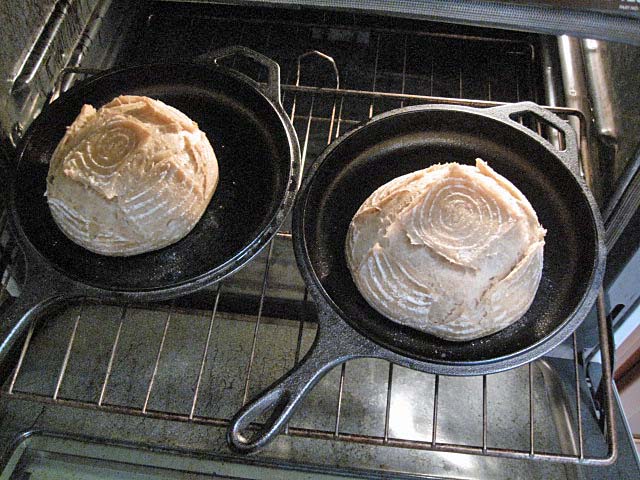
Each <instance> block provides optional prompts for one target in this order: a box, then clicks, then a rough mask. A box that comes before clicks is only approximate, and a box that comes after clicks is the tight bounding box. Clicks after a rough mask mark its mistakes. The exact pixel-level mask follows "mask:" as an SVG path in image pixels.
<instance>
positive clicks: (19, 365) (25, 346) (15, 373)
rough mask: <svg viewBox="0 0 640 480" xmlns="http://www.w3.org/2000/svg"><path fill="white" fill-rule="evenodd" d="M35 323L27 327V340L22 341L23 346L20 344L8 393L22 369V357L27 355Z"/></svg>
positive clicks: (11, 391)
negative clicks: (20, 348)
mask: <svg viewBox="0 0 640 480" xmlns="http://www.w3.org/2000/svg"><path fill="white" fill-rule="evenodd" d="M35 327H36V325H35V323H31V326H30V327H29V332H27V338H25V340H24V344H22V350H20V357H19V358H18V363H17V365H16V368H15V369H14V371H13V375H12V376H11V383H9V389H8V393H9V394H12V393H13V387H14V385H15V384H16V379H17V378H18V373H20V369H21V368H22V362H24V357H25V355H26V354H27V350H28V349H29V344H30V343H31V337H32V336H33V330H34V329H35Z"/></svg>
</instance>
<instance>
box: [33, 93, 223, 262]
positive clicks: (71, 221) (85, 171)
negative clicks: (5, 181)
mask: <svg viewBox="0 0 640 480" xmlns="http://www.w3.org/2000/svg"><path fill="white" fill-rule="evenodd" d="M217 183H218V162H217V160H216V156H215V154H214V153H213V148H212V147H211V144H210V143H209V140H208V139H207V137H206V135H205V134H204V132H202V131H201V130H200V129H199V128H198V125H197V124H196V123H195V122H193V121H192V120H191V119H189V117H187V116H186V115H185V114H183V113H182V112H180V111H179V110H177V109H175V108H173V107H170V106H169V105H166V104H164V103H162V102H161V101H159V100H153V99H151V98H148V97H139V96H120V97H118V98H116V99H114V100H112V101H111V102H110V103H108V104H106V105H104V106H103V107H102V108H100V109H99V110H97V111H96V109H95V108H93V107H92V106H91V105H84V106H83V107H82V110H81V112H80V114H79V115H78V117H77V118H76V119H75V121H74V122H73V124H72V125H71V126H70V127H68V129H67V132H66V134H65V136H64V138H63V139H62V140H61V142H60V143H59V144H58V146H57V148H56V150H55V152H54V153H53V156H52V158H51V163H50V165H49V174H48V176H47V193H46V195H47V200H48V203H49V207H50V209H51V213H52V215H53V218H54V220H55V222H56V224H57V225H58V227H60V229H61V230H62V231H63V232H64V234H65V235H66V236H67V237H69V238H70V239H71V240H73V241H74V242H76V243H77V244H79V245H81V246H83V247H84V248H86V249H88V250H91V251H92V252H95V253H99V254H102V255H110V256H128V255H136V254H140V253H144V252H149V251H151V250H157V249H159V248H162V247H165V246H167V245H170V244H172V243H174V242H176V241H178V240H180V239H181V238H183V237H184V236H185V235H187V234H188V233H189V232H190V231H191V229H192V228H193V227H194V226H195V224H196V223H197V222H198V220H199V219H200V217H201V216H202V214H203V213H204V211H205V209H206V208H207V205H208V204H209V201H210V200H211V197H212V195H213V192H214V190H215V188H216V185H217Z"/></svg>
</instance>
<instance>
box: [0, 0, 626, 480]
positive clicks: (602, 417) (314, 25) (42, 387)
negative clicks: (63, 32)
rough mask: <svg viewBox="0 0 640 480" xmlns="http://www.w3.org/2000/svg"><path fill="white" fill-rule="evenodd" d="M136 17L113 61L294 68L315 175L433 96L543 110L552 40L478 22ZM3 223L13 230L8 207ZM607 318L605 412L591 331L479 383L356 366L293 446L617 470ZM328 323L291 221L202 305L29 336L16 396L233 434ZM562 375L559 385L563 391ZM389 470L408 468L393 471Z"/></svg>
mask: <svg viewBox="0 0 640 480" xmlns="http://www.w3.org/2000/svg"><path fill="white" fill-rule="evenodd" d="M203 11H204V13H203ZM238 12H240V13H238ZM279 15H280V16H279ZM282 17H286V18H284V19H283V18H282ZM136 22H138V23H139V28H138V33H137V34H133V33H130V34H129V36H128V37H127V41H126V42H124V43H123V45H122V47H121V48H119V49H118V51H117V52H116V53H115V55H114V56H115V61H114V62H113V63H114V64H115V65H128V64H135V63H140V62H142V61H177V60H188V59H191V58H195V57H196V56H198V55H200V54H206V52H208V51H211V50H213V49H215V48H219V47H222V46H226V45H233V44H239V45H246V46H248V47H250V48H255V49H256V50H258V51H260V52H261V53H264V54H266V55H267V56H270V57H271V58H273V59H274V60H276V61H277V62H279V63H280V65H281V68H282V76H283V86H282V98H283V105H284V107H285V110H286V111H287V113H288V114H289V116H290V118H291V120H292V122H293V124H294V126H295V127H296V130H297V134H298V138H299V140H300V146H301V150H302V155H303V161H304V162H305V165H306V167H308V166H309V165H310V164H311V163H313V161H314V160H315V158H316V157H317V156H318V154H319V153H320V152H321V151H322V149H323V148H324V147H325V146H326V145H328V144H330V143H331V142H332V140H334V139H335V138H337V137H339V136H340V135H342V134H344V133H345V132H347V131H349V130H350V129H351V128H353V127H354V126H356V125H358V124H359V123H360V122H362V121H366V120H367V119H369V118H371V117H372V116H373V115H375V114H378V113H382V112H384V111H388V110H390V109H393V108H397V107H402V106H407V105H412V104H424V103H440V104H442V103H446V104H456V105H466V106H471V107H490V106H496V105H501V104H503V103H505V102H516V101H522V100H531V101H535V102H537V103H540V104H544V103H545V101H544V94H543V91H542V89H541V86H540V85H541V84H540V82H541V80H540V79H541V78H542V74H541V72H540V65H539V63H540V62H539V60H538V58H539V56H540V55H541V53H540V51H539V49H540V45H539V43H538V40H537V37H528V36H525V35H515V36H514V35H511V36H508V35H502V34H497V33H496V34H494V33H488V32H487V31H481V30H471V29H469V30H462V31H456V32H452V31H450V29H447V28H445V27H443V26H439V25H432V26H425V25H424V24H421V25H418V24H417V23H416V22H409V21H408V22H404V23H403V24H402V26H401V27H397V26H394V27H393V28H392V27H389V26H388V25H387V23H385V22H377V21H375V19H371V18H366V17H361V16H355V15H354V16H352V15H346V14H341V15H329V14H322V13H313V14H307V15H299V16H294V15H292V14H291V13H284V14H283V13H274V14H271V13H269V14H265V13H264V11H263V10H252V9H245V10H238V9H236V10H234V9H228V8H223V7H220V8H208V9H204V10H201V9H200V8H196V7H191V8H188V9H185V11H183V12H182V13H180V14H176V13H175V11H172V10H171V8H170V7H168V6H164V5H161V6H154V7H153V8H151V11H150V12H143V14H141V15H140V17H139V18H138V19H137V20H136ZM134 23H135V22H134ZM131 31H132V32H133V30H131ZM88 57H89V58H90V56H88ZM229 65H230V66H232V67H234V68H237V69H239V70H241V71H244V72H246V73H247V74H248V75H250V76H252V77H253V78H256V79H258V80H259V81H260V80H264V72H261V71H260V70H259V69H258V68H257V67H256V66H255V65H252V64H249V63H247V62H246V60H244V59H237V60H235V59H234V60H229ZM109 66H111V65H110V64H108V65H103V64H91V61H90V60H87V61H85V62H82V63H80V62H78V65H74V66H70V67H68V68H66V69H65V70H64V71H63V72H61V73H60V75H59V77H58V81H57V83H56V88H55V89H54V91H53V92H52V93H51V99H52V100H53V99H55V97H56V96H57V95H58V94H59V91H60V90H65V89H66V88H68V87H69V86H70V85H72V83H73V82H74V81H75V80H77V79H82V78H84V77H85V76H86V75H87V74H93V73H96V72H98V71H101V70H102V69H103V68H104V67H109ZM549 109H550V110H551V111H553V112H555V113H557V114H559V115H560V116H562V117H564V118H567V119H568V118H573V119H577V121H578V122H579V125H580V132H579V134H580V135H581V136H582V138H583V139H584V135H585V133H586V126H585V115H584V113H583V112H581V111H579V110H576V109H571V108H562V107H549ZM521 121H522V122H523V123H525V124H526V125H528V126H529V127H530V128H532V129H534V130H536V131H538V132H539V133H540V134H541V135H543V136H545V137H547V138H549V139H551V140H552V141H561V140H560V139H559V138H558V135H557V132H553V131H549V130H548V127H546V126H544V125H541V124H539V123H538V122H536V121H535V120H534V119H529V118H523V119H522V120H521ZM587 140H588V139H587ZM580 144H581V145H582V149H583V150H584V149H588V148H589V145H588V141H581V142H580ZM0 221H1V222H2V223H0V229H4V226H5V225H4V224H5V222H6V216H5V215H4V213H3V215H2V217H1V220H0ZM2 238H3V243H2V244H3V250H2V252H1V253H2V256H1V257H0V258H1V263H0V267H2V270H3V271H4V273H3V277H2V289H1V290H0V302H4V301H6V300H7V298H8V289H10V288H13V287H9V283H10V277H11V275H10V272H11V265H12V262H11V261H9V259H10V258H11V252H12V251H13V245H12V243H11V241H10V240H9V239H8V237H7V235H6V232H5V233H4V234H3V237H2ZM599 307H600V308H599V309H598V313H599V316H598V325H599V328H600V335H599V337H600V342H601V343H600V348H601V350H602V352H603V354H604V355H603V365H604V369H603V380H602V381H603V385H605V387H606V388H605V389H604V390H605V395H604V396H603V397H602V399H603V401H601V402H600V403H597V402H595V403H594V396H593V395H592V391H591V390H590V381H591V380H590V379H588V378H586V376H585V375H586V374H585V369H584V362H583V358H582V353H581V352H582V350H581V348H580V347H581V344H580V337H579V335H577V334H573V336H572V337H571V341H570V342H566V343H565V344H564V345H562V346H560V347H558V348H557V349H556V350H555V351H554V352H552V354H551V357H552V358H550V359H543V360H539V361H536V362H533V363H530V364H528V365H525V366H523V367H520V368H518V369H516V370H514V371H512V372H507V373H501V374H496V375H488V376H482V377H477V378H471V379H456V378H451V377H445V376H439V375H427V374H422V373H418V372H412V371H410V370H408V369H405V368H402V367H399V366H394V365H393V364H389V363H388V362H383V361H378V360H354V361H350V362H347V363H346V364H343V365H342V366H341V367H338V368H337V370H336V371H334V372H332V373H331V374H330V375H328V376H327V378H325V379H324V380H323V381H322V382H321V383H320V384H319V385H318V386H317V387H316V391H315V392H314V393H313V394H312V395H311V396H310V398H309V399H308V400H307V401H305V402H304V403H303V405H302V407H301V409H300V410H301V412H299V413H298V414H297V415H296V416H295V417H294V418H293V419H292V421H291V422H290V424H289V425H288V426H287V428H286V430H285V433H284V436H285V437H290V438H292V439H295V438H299V437H303V438H307V439H312V440H313V441H314V442H326V441H338V442H339V444H352V443H355V444H362V445H372V446H379V447H384V448H390V449H393V448H399V449H401V450H403V451H405V452H406V451H416V452H418V451H436V452H452V453H464V454H473V455H482V456H493V457H500V458H511V459H527V460H533V461H540V462H559V463H573V464H581V465H607V464H610V463H611V462H612V461H613V460H614V459H615V456H616V454H617V441H616V436H615V431H614V423H613V422H612V418H613V409H612V404H613V397H612V391H611V374H610V365H609V358H608V352H609V349H610V345H609V343H608V339H607V335H606V323H605V322H606V320H605V317H604V309H603V305H599ZM315 329H316V325H315V320H314V313H313V306H312V305H310V301H309V300H308V298H307V292H306V289H305V287H304V284H303V282H302V279H301V278H300V276H299V273H298V272H297V268H296V265H295V259H294V256H293V249H292V246H291V234H290V221H287V222H286V223H285V227H284V228H283V229H282V231H280V232H279V233H278V235H277V236H276V238H274V240H273V241H272V242H271V243H270V244H269V245H268V247H267V248H266V249H265V251H264V252H263V253H262V254H261V255H260V256H258V257H257V258H256V259H255V260H254V261H253V262H252V263H250V264H249V265H248V266H247V267H245V268H244V269H243V270H241V271H240V272H238V273H236V274H235V275H233V276H232V277H230V278H228V279H226V280H224V281H222V282H221V283H220V284H218V285H216V286H214V287H212V288H209V289H205V290H203V291H201V292H199V293H197V294H194V295H192V296H190V297H186V298H180V299H177V300H175V301H173V302H170V303H165V304H153V305H126V306H115V305H111V306H104V305H93V304H90V303H84V304H82V305H74V306H70V307H69V308H67V309H66V311H65V312H63V313H62V314H55V315H53V314H52V315H50V316H48V317H47V318H46V319H44V320H43V322H41V324H40V325H38V326H36V327H32V328H31V329H30V330H29V332H28V334H27V337H26V339H25V341H24V343H23V345H22V349H21V352H20V355H19V359H18V361H17V364H16V366H15V369H14V370H13V373H12V374H11V376H10V378H9V379H8V381H7V382H6V383H5V385H4V387H3V389H2V396H3V397H4V398H5V400H9V401H11V399H15V400H27V401H33V402H38V403H42V404H47V405H62V406H67V407H73V408H78V409H83V410H89V411H94V410H97V411H101V412H107V413H109V412H111V413H114V414H126V415H132V416H135V417H148V418H156V419H162V420H170V421H175V422H186V423H193V424H198V425H208V426H212V427H219V428H220V429H224V428H225V427H226V426H227V425H228V422H229V419H230V418H231V416H232V415H233V413H234V412H235V411H237V409H238V408H240V407H241V406H242V405H244V404H245V403H247V402H248V401H249V400H250V399H251V398H252V397H253V396H255V395H256V394H258V393H259V392H260V391H261V390H262V389H263V388H265V387H267V386H268V385H269V384H270V383H271V382H272V381H275V380H276V379H277V378H278V377H279V376H280V375H281V374H283V373H285V372H286V371H287V370H289V369H290V368H292V367H293V366H294V365H295V364H296V363H297V362H298V361H299V360H300V359H301V358H302V356H303V355H304V354H305V352H306V351H307V350H308V348H309V346H310V345H311V342H312V340H313V337H314V335H315ZM45 355H46V357H43V356H45ZM43 358H46V359H47V360H46V361H44V360H43ZM558 365H562V368H561V369H560V370H562V371H563V372H564V375H565V378H563V379H561V380H558V378H556V377H557V376H558V373H557V370H558ZM567 372H569V373H568V374H567ZM567 375H568V376H567ZM547 380H550V381H551V383H553V382H556V383H557V384H558V385H560V389H559V390H557V391H555V390H553V391H552V390H549V389H548V387H547V386H546V385H548V384H547V383H545V381H547ZM567 380H569V382H567ZM505 381H507V382H511V383H510V384H508V385H510V386H505V385H507V384H504V383H503V382H505ZM452 385H453V386H454V387H451V386H452ZM456 385H457V386H456ZM463 386H464V389H463V390H461V391H464V392H466V393H465V394H466V395H468V396H469V397H475V398H476V399H477V401H476V402H475V403H473V402H472V403H473V405H475V407H474V409H473V410H474V411H473V412H455V411H453V410H452V408H451V407H450V405H451V403H450V402H451V401H452V398H451V393H443V392H445V389H448V391H449V392H451V391H457V390H455V388H462V387H463ZM451 388H454V390H451ZM512 388H513V389H519V388H522V389H524V391H523V392H522V396H521V397H519V398H520V400H519V402H518V405H519V406H520V407H524V410H521V411H518V412H512V413H511V415H512V418H511V420H510V421H511V422H512V425H511V428H513V429H514V430H517V431H518V432H520V437H518V438H517V439H516V440H517V441H516V442H515V445H513V444H512V445H506V444H504V442H501V439H500V437H501V433H500V432H502V431H503V430H504V429H508V428H509V427H508V426H507V425H505V424H504V419H499V418H498V416H500V415H502V413H501V412H503V411H504V409H505V408H507V410H509V411H511V410H510V409H512V408H513V406H511V407H504V405H502V403H501V402H503V401H504V400H503V398H502V394H503V392H502V390H503V389H506V390H509V389H512ZM551 397H555V398H551ZM453 401H455V399H453ZM558 401H559V405H560V410H563V411H564V412H565V414H566V415H565V421H566V424H567V428H566V429H565V431H566V432H569V433H568V434H565V435H564V436H563V435H562V434H559V433H558V432H557V431H555V430H557V429H558V427H557V422H556V420H557V418H549V417H548V416H546V415H545V416H544V417H543V416H541V411H546V410H545V409H546V408H547V407H548V405H549V402H558ZM406 402H410V404H411V405H410V408H409V409H410V410H411V409H414V410H416V411H419V412H420V414H419V415H417V414H415V415H414V416H413V417H411V418H412V420H411V421H412V422H413V425H407V424H406V422H404V423H403V415H405V414H406V410H407V405H406ZM556 407H557V405H556ZM556 410H557V408H556ZM456 416H460V417H461V418H463V419H464V421H465V422H467V421H468V422H469V423H468V424H465V425H464V426H459V428H465V429H468V431H469V432H471V433H469V434H468V435H461V437H465V438H455V435H453V436H452V435H451V433H450V432H451V431H452V430H451V425H452V422H453V424H455V417H456ZM418 417H419V418H418ZM420 422H422V423H420ZM554 422H555V423H554ZM598 425H599V426H598ZM594 426H595V429H594ZM454 430H455V429H454ZM587 431H588V432H590V433H589V434H587V433H586V432H587ZM594 431H595V432H597V434H596V435H595V437H594V435H593V434H592V433H593V432H594ZM555 436H558V438H557V439H555V440H553V439H552V437H555ZM292 441H293V440H292ZM541 445H543V446H541ZM319 448H320V447H319ZM336 448H340V447H339V446H338V447H336ZM223 453H225V454H226V453H228V452H223ZM268 456H269V450H267V453H266V457H267V458H268ZM282 462H283V461H282V460H281V459H280V460H279V463H282ZM284 463H287V462H286V461H285V462H284ZM292 464H294V465H295V464H296V462H295V461H293V462H292ZM382 469H383V470H386V471H387V472H394V471H396V472H397V473H399V470H395V469H394V467H393V466H387V467H384V466H383V467H382ZM405 473H406V472H405ZM409 473H412V472H409ZM414 473H418V472H414Z"/></svg>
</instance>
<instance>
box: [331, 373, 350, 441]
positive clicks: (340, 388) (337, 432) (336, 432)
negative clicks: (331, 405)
mask: <svg viewBox="0 0 640 480" xmlns="http://www.w3.org/2000/svg"><path fill="white" fill-rule="evenodd" d="M346 372H347V364H346V363H343V364H342V365H341V366H340V385H339V386H338V402H337V404H336V425H335V429H334V433H333V436H334V437H335V438H338V437H339V436H340V414H341V412H342V392H343V391H344V378H345V374H346Z"/></svg>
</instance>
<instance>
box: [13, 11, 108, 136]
mask: <svg viewBox="0 0 640 480" xmlns="http://www.w3.org/2000/svg"><path fill="white" fill-rule="evenodd" d="M99 3H101V2H100V0H76V1H70V0H3V1H1V2H0V38H2V53H1V54H0V75H1V78H2V83H1V84H0V130H1V133H2V137H3V138H11V136H12V130H13V131H14V135H15V133H18V131H19V130H20V129H24V128H26V126H27V122H28V119H29V118H33V113H34V112H37V111H38V110H39V109H40V108H41V106H42V103H43V101H44V97H45V95H46V92H48V91H50V90H51V86H52V83H53V81H54V80H55V77H56V75H57V73H58V72H59V71H60V69H61V68H63V67H64V66H65V64H66V62H67V60H68V58H69V56H70V54H71V52H72V51H73V49H74V48H75V46H76V44H77V43H78V40H79V39H80V35H81V33H82V31H83V29H84V26H85V25H86V23H87V21H88V19H89V18H90V16H91V14H92V12H93V11H94V9H95V8H96V6H97V5H98V4H99ZM56 25H57V26H58V30H57V33H56V34H55V35H48V34H49V33H50V32H52V30H53V28H54V27H56ZM47 37H49V38H50V39H51V41H50V42H48V41H45V40H46V39H47ZM39 39H40V40H41V41H40V42H38V40H39ZM34 47H35V48H34ZM41 47H42V48H41ZM45 49H46V52H45V53H44V56H43V57H42V58H43V59H42V62H41V63H40V68H37V73H36V74H35V75H34V76H33V79H32V80H31V81H29V82H26V83H23V85H22V88H16V87H17V82H16V80H25V79H26V77H27V76H26V74H27V73H28V72H29V71H30V70H31V68H32V67H33V66H34V65H36V63H35V62H34V60H35V59H36V58H37V57H38V56H39V54H40V53H41V52H43V51H44V50H45ZM18 83H20V82H18ZM14 129H15V130H14Z"/></svg>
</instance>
